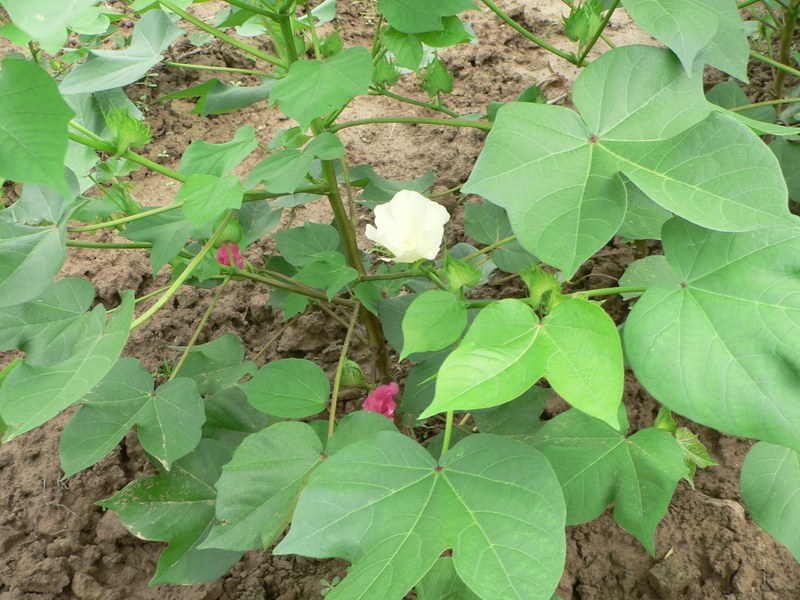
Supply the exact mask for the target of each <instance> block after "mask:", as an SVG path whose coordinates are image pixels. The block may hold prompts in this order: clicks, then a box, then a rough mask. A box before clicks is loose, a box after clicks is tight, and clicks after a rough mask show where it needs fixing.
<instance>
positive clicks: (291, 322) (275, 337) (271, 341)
mask: <svg viewBox="0 0 800 600" xmlns="http://www.w3.org/2000/svg"><path fill="white" fill-rule="evenodd" d="M297 316H298V315H295V316H294V317H292V318H291V319H289V320H288V321H286V323H284V325H283V327H281V328H280V330H279V331H278V333H276V334H275V335H273V336H272V337H271V338H269V341H267V343H266V344H264V347H263V348H261V350H259V351H258V354H256V355H255V356H254V357H253V359H252V360H253V362H255V361H257V360H258V358H259V357H260V356H261V355H262V354H264V352H266V351H267V348H269V347H270V346H271V345H272V344H274V343H275V342H276V341H277V340H278V338H280V337H281V336H282V335H283V334H284V333H286V330H287V329H289V327H291V326H292V325H294V322H295V321H296V320H297Z"/></svg>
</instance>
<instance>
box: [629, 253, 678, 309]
mask: <svg viewBox="0 0 800 600" xmlns="http://www.w3.org/2000/svg"><path fill="white" fill-rule="evenodd" d="M659 283H666V284H674V283H679V281H678V279H677V278H676V277H675V273H674V271H673V270H672V268H671V267H670V266H669V263H667V259H665V258H664V257H663V256H660V255H656V256H648V257H646V258H642V259H640V260H637V261H635V262H634V263H633V264H632V265H631V266H629V267H628V268H627V269H626V270H625V274H624V275H623V276H622V277H621V278H620V280H619V285H620V286H621V287H628V286H643V285H646V286H651V285H658V284H659ZM636 296H639V294H638V293H633V294H622V297H623V298H624V299H625V300H629V299H630V298H634V297H636Z"/></svg>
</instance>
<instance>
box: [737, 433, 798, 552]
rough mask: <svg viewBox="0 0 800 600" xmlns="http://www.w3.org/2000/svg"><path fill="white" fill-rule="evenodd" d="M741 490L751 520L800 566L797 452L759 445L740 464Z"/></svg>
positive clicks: (769, 445)
mask: <svg viewBox="0 0 800 600" xmlns="http://www.w3.org/2000/svg"><path fill="white" fill-rule="evenodd" d="M741 486H742V500H744V502H745V504H746V505H747V510H748V511H750V515H751V516H752V517H753V520H754V521H755V522H756V523H758V525H759V526H760V527H761V528H762V529H764V531H766V532H767V533H768V534H770V535H771V536H772V537H774V538H775V539H776V540H778V541H779V542H780V543H782V544H783V545H784V546H786V547H787V548H788V549H789V551H790V552H791V553H792V554H793V555H794V557H795V559H797V561H798V562H800V452H797V451H796V450H790V449H789V448H784V447H783V446H776V445H775V444H769V443H767V442H759V443H758V444H756V445H755V446H753V447H752V448H750V452H748V453H747V458H745V460H744V463H743V464H742V484H741Z"/></svg>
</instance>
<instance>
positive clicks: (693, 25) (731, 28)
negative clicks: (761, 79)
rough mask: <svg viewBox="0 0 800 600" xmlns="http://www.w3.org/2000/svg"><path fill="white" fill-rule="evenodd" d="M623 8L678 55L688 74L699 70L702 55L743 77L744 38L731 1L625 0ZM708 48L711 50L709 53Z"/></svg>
mask: <svg viewBox="0 0 800 600" xmlns="http://www.w3.org/2000/svg"><path fill="white" fill-rule="evenodd" d="M625 9H626V10H627V11H628V12H629V13H630V15H631V17H633V20H634V21H636V24H637V25H639V27H641V28H642V29H644V30H645V31H646V32H647V33H649V34H650V35H652V36H653V37H654V38H656V39H657V40H658V41H660V42H662V43H663V44H665V45H666V46H667V47H669V49H670V50H672V51H673V52H675V54H677V55H678V58H680V59H681V63H683V67H684V68H685V69H686V71H687V73H689V75H693V71H694V69H699V70H700V71H702V66H703V62H700V61H698V59H703V61H704V62H708V63H709V64H711V65H712V66H715V67H717V68H718V69H720V70H722V71H726V72H728V73H730V74H731V75H733V76H734V77H738V78H740V79H742V81H746V80H747V73H746V67H747V55H748V48H747V38H746V37H745V34H744V27H743V26H742V22H741V18H740V17H739V14H738V11H737V10H736V4H735V3H734V2H729V1H728V0H706V1H705V2H694V1H693V0H627V1H626V3H625ZM742 46H744V50H743V49H742ZM712 48H714V49H715V51H714V52H713V54H709V53H710V51H711V49H712ZM725 54H728V56H727V57H725Z"/></svg>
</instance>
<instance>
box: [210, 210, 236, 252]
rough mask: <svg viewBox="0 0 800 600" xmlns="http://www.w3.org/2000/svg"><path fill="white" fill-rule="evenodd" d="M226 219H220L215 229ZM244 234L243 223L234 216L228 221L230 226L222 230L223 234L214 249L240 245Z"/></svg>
mask: <svg viewBox="0 0 800 600" xmlns="http://www.w3.org/2000/svg"><path fill="white" fill-rule="evenodd" d="M224 218H225V217H224V216H223V217H221V218H220V220H219V222H218V223H217V224H216V225H215V227H214V229H216V228H217V227H219V224H220V223H221V222H222V219H224ZM242 232H243V229H242V223H241V221H239V219H238V217H236V216H235V215H234V216H233V217H231V220H230V221H228V224H227V225H225V229H223V230H222V233H220V235H219V237H218V238H217V241H216V242H215V243H214V248H219V247H220V246H222V245H223V244H238V243H239V242H240V241H241V239H242Z"/></svg>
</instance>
